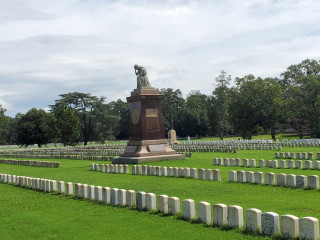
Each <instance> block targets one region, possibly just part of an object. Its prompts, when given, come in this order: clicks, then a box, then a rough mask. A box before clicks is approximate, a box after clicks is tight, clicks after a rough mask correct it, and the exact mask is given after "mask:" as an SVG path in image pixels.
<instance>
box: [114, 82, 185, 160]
mask: <svg viewBox="0 0 320 240" xmlns="http://www.w3.org/2000/svg"><path fill="white" fill-rule="evenodd" d="M162 98H163V95H162V94H160V93H159V91H158V90H157V89H155V88H152V87H143V88H137V89H135V90H134V91H133V92H131V96H130V97H127V101H128V102H129V103H130V119H129V142H128V144H127V146H126V148H125V151H124V153H122V154H121V155H120V157H118V158H113V159H112V163H114V164H117V163H119V164H137V163H142V162H155V161H162V160H181V159H184V158H185V156H184V154H177V153H176V151H174V150H173V149H171V147H170V145H169V143H168V140H167V139H165V135H164V127H163V120H162V109H161V99H162Z"/></svg>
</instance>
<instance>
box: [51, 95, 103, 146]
mask: <svg viewBox="0 0 320 240" xmlns="http://www.w3.org/2000/svg"><path fill="white" fill-rule="evenodd" d="M60 97H61V99H59V100H56V104H55V105H57V104H60V103H62V102H64V103H65V104H66V105H67V106H69V107H72V108H73V109H74V110H75V111H76V112H77V114H78V116H79V119H80V121H81V124H82V138H83V142H84V145H85V146H86V145H87V144H88V141H89V140H93V139H94V137H95V134H94V129H95V126H94V124H95V121H94V114H93V112H94V109H95V107H96V106H97V104H98V103H99V102H102V103H103V102H104V100H105V98H104V97H101V98H98V97H96V96H91V94H90V93H79V92H73V93H67V94H61V95H60ZM55 105H53V106H51V107H52V108H54V106H55Z"/></svg>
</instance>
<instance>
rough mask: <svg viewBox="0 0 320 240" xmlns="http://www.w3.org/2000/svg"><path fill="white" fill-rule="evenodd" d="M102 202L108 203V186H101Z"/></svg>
mask: <svg viewBox="0 0 320 240" xmlns="http://www.w3.org/2000/svg"><path fill="white" fill-rule="evenodd" d="M102 202H103V203H108V204H109V203H110V188H109V187H103V188H102Z"/></svg>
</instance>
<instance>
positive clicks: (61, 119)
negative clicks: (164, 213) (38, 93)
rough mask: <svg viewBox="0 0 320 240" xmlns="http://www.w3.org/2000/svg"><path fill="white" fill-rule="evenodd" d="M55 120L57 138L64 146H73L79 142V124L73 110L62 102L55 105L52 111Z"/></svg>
mask: <svg viewBox="0 0 320 240" xmlns="http://www.w3.org/2000/svg"><path fill="white" fill-rule="evenodd" d="M52 112H53V114H54V116H55V118H56V125H57V129H58V136H59V138H60V140H61V142H62V143H63V145H64V146H67V145H71V146H75V145H76V144H77V143H78V142H79V141H80V135H81V123H80V119H79V117H78V116H77V114H76V112H75V110H74V109H73V108H72V107H70V106H67V105H66V104H65V103H64V102H61V103H59V104H56V105H55V106H54V108H53V109H52Z"/></svg>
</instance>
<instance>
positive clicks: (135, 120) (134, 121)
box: [131, 108, 140, 125]
mask: <svg viewBox="0 0 320 240" xmlns="http://www.w3.org/2000/svg"><path fill="white" fill-rule="evenodd" d="M139 120H140V110H139V108H135V109H133V111H132V113H131V122H132V124H134V125H136V124H138V123H139Z"/></svg>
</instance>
